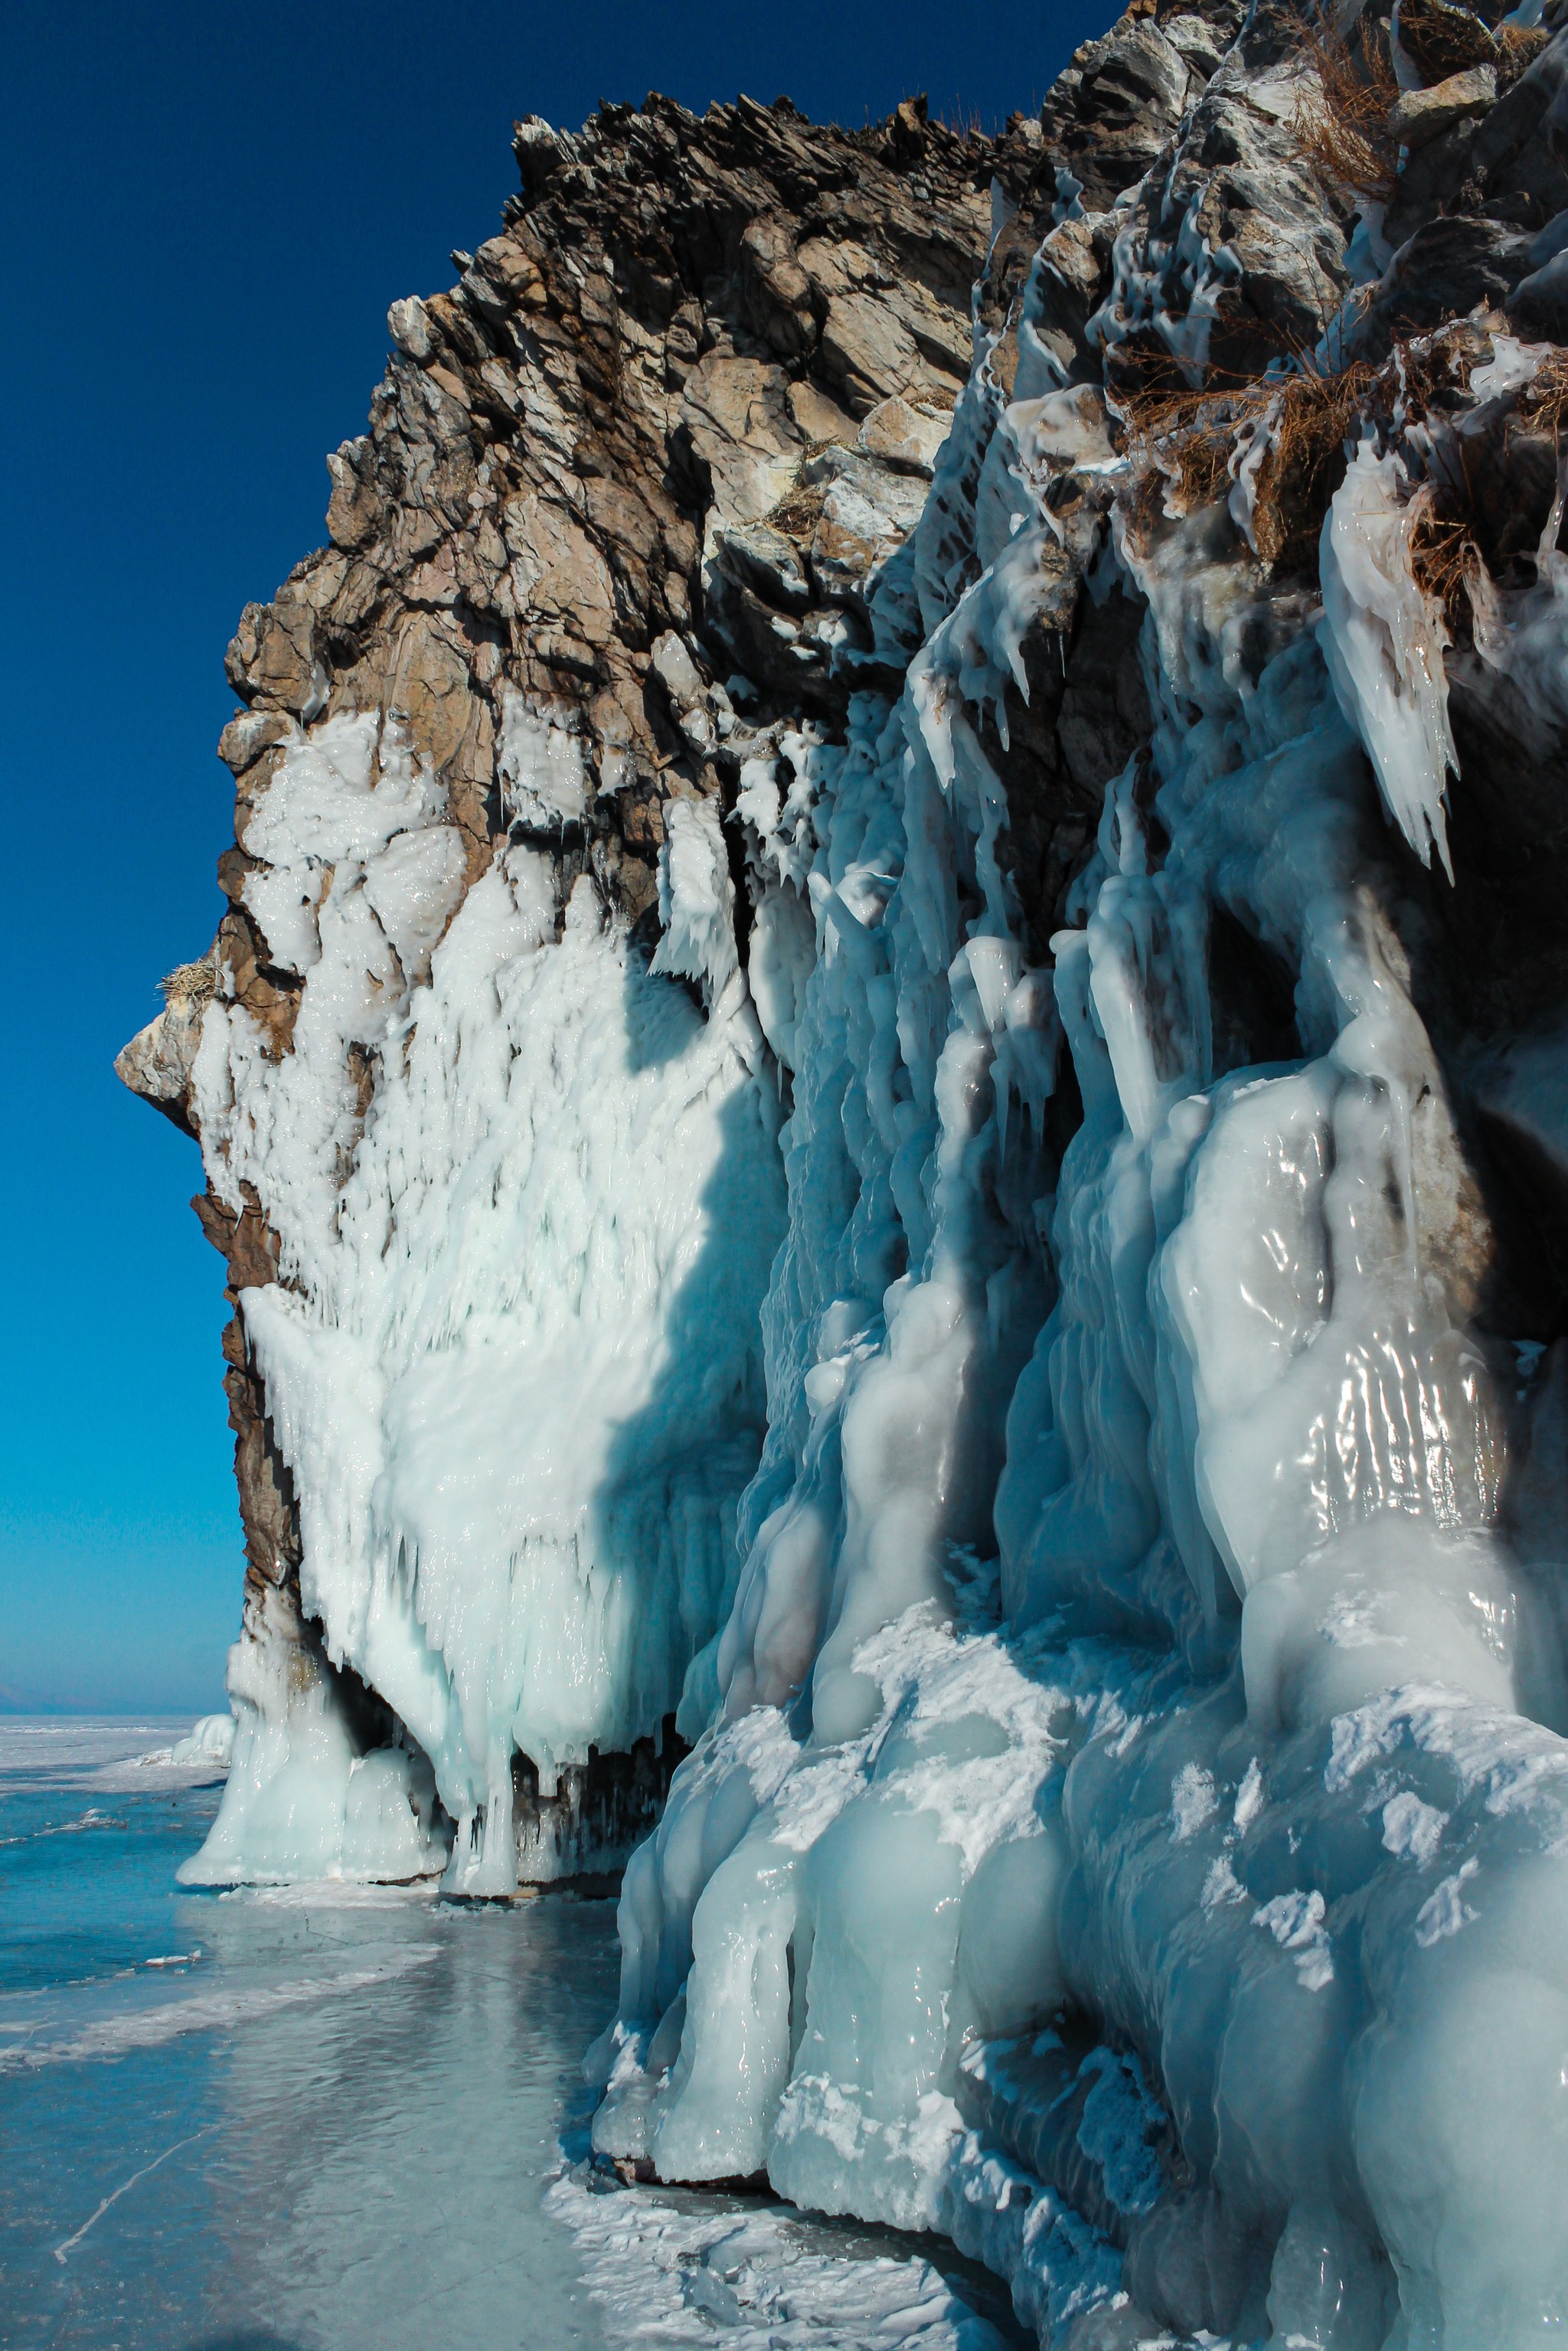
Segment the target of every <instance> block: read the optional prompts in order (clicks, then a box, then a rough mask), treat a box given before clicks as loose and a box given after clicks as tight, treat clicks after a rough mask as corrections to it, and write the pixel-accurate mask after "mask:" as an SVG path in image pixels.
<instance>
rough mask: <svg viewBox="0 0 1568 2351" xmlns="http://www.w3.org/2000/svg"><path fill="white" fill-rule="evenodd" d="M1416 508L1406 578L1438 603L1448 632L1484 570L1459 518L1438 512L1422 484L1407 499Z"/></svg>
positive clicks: (1455, 630) (1453, 628)
mask: <svg viewBox="0 0 1568 2351" xmlns="http://www.w3.org/2000/svg"><path fill="white" fill-rule="evenodd" d="M1410 503H1411V507H1413V508H1414V509H1416V512H1415V517H1414V521H1413V524H1412V527H1411V533H1410V576H1411V578H1412V579H1413V580H1415V582H1416V586H1417V587H1418V588H1419V589H1420V590H1422V592H1423V593H1424V594H1425V595H1427V596H1429V597H1430V598H1431V599H1432V601H1434V602H1435V603H1437V604H1440V605H1441V606H1442V609H1443V615H1444V618H1445V619H1446V620H1447V622H1448V628H1449V631H1450V633H1455V634H1457V633H1458V626H1459V623H1460V622H1461V620H1462V619H1463V617H1464V615H1465V612H1466V610H1467V608H1468V607H1469V603H1470V601H1471V597H1470V592H1469V591H1470V590H1471V587H1472V585H1473V583H1474V582H1475V581H1476V580H1479V577H1480V575H1481V573H1482V571H1483V570H1484V569H1485V568H1486V567H1485V562H1484V559H1483V558H1482V555H1481V551H1480V549H1479V547H1478V546H1477V545H1476V542H1475V540H1474V539H1473V538H1472V537H1471V536H1470V529H1469V523H1468V522H1467V521H1466V520H1465V519H1464V518H1463V517H1451V516H1445V515H1443V514H1441V513H1439V511H1438V508H1437V500H1436V498H1435V497H1434V496H1432V494H1431V492H1430V488H1429V486H1427V485H1426V484H1423V486H1422V487H1421V489H1418V490H1417V491H1416V496H1415V497H1414V498H1412V500H1411V502H1410Z"/></svg>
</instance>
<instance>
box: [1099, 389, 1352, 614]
mask: <svg viewBox="0 0 1568 2351" xmlns="http://www.w3.org/2000/svg"><path fill="white" fill-rule="evenodd" d="M1376 381H1377V378H1376V375H1375V371H1374V370H1373V369H1371V368H1370V367H1368V366H1366V365H1365V364H1364V362H1363V361H1360V360H1355V361H1353V362H1352V364H1351V365H1350V366H1348V367H1346V368H1343V369H1340V370H1338V371H1334V372H1331V373H1325V372H1322V371H1318V370H1315V369H1312V368H1311V367H1303V368H1301V370H1300V371H1298V372H1297V373H1295V374H1291V375H1287V376H1281V377H1277V378H1272V379H1260V380H1259V381H1255V382H1252V383H1249V384H1243V385H1239V386H1236V387H1235V388H1233V389H1230V390H1211V391H1206V392H1165V393H1149V394H1145V395H1144V396H1143V397H1141V398H1139V399H1136V400H1134V401H1133V402H1130V403H1129V408H1128V417H1127V423H1128V440H1129V446H1130V452H1131V455H1132V457H1133V461H1134V466H1135V467H1136V469H1137V471H1138V474H1139V477H1140V478H1139V486H1138V494H1137V499H1136V507H1135V510H1136V511H1138V512H1139V513H1140V517H1141V518H1144V519H1145V520H1148V521H1152V519H1153V514H1154V508H1155V501H1156V499H1158V498H1159V497H1161V496H1162V495H1163V494H1165V493H1166V490H1167V486H1168V488H1169V489H1171V490H1174V491H1175V494H1176V501H1177V503H1178V504H1179V505H1180V506H1181V507H1182V508H1183V509H1184V510H1185V511H1186V512H1188V513H1190V512H1192V511H1193V510H1194V509H1195V508H1197V507H1204V506H1214V505H1217V504H1218V501H1219V500H1220V499H1221V498H1222V497H1223V496H1226V494H1227V492H1228V487H1229V483H1230V480H1231V464H1232V459H1233V457H1234V455H1235V453H1236V450H1237V445H1238V441H1239V435H1240V434H1242V433H1243V432H1244V431H1245V430H1246V429H1247V428H1248V427H1249V425H1255V424H1259V423H1262V422H1263V420H1264V419H1265V418H1267V419H1268V422H1269V447H1268V450H1267V453H1266V454H1265V455H1264V457H1263V460H1262V463H1261V464H1260V466H1259V469H1258V475H1257V478H1256V482H1255V484H1254V495H1253V507H1252V528H1253V536H1254V538H1255V539H1256V542H1257V547H1258V552H1259V554H1260V557H1261V558H1262V559H1263V561H1264V562H1266V563H1269V564H1280V563H1281V562H1284V563H1285V564H1287V565H1288V566H1290V567H1295V566H1298V565H1300V564H1302V563H1305V564H1307V565H1308V566H1309V567H1310V562H1311V554H1312V546H1313V545H1314V544H1315V541H1316V538H1317V534H1318V531H1319V530H1320V529H1321V528H1322V517H1323V515H1324V513H1325V512H1326V510H1327V507H1328V502H1329V499H1330V498H1331V497H1332V496H1333V492H1334V490H1335V488H1336V487H1337V486H1338V483H1339V481H1340V479H1341V477H1342V475H1343V470H1344V451H1345V444H1346V442H1347V441H1348V439H1349V437H1350V434H1351V433H1352V431H1353V430H1354V425H1355V423H1356V420H1357V418H1358V417H1359V415H1360V414H1361V413H1362V410H1363V408H1364V404H1365V402H1366V401H1367V399H1368V397H1369V395H1370V393H1371V392H1372V390H1373V388H1374V386H1375V383H1376Z"/></svg>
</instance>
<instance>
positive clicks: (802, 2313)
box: [0, 1719, 1022, 2351]
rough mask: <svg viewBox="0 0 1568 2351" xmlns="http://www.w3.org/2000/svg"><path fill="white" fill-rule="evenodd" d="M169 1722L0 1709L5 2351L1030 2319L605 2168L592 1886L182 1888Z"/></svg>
mask: <svg viewBox="0 0 1568 2351" xmlns="http://www.w3.org/2000/svg"><path fill="white" fill-rule="evenodd" d="M188 1728H189V1726H188V1724H187V1723H186V1722H184V1721H183V1720H182V1721H180V1722H177V1723H172V1722H161V1721H157V1720H153V1719H147V1720H144V1721H141V1722H114V1723H83V1722H79V1721H60V1720H54V1721H48V1722H18V1721H14V1720H13V1721H4V1722H0V2147H4V2148H5V2161H4V2164H3V2165H0V2345H3V2346H5V2351H12V2346H18V2351H19V2346H33V2345H39V2346H45V2345H47V2346H62V2351H64V2346H71V2351H361V2346H363V2351H371V2346H374V2351H435V2346H442V2351H445V2346H450V2345H462V2346H464V2347H465V2351H482V2346H483V2351H488V2346H498V2347H499V2346H505V2351H569V2346H576V2345H584V2346H622V2345H626V2346H630V2345H632V2343H635V2344H637V2345H638V2346H657V2345H664V2344H699V2343H705V2344H710V2345H712V2344H719V2345H722V2346H725V2351H764V2346H769V2351H772V2346H778V2351H785V2346H796V2345H810V2346H815V2351H860V2346H863V2345H865V2344H867V2343H870V2342H874V2343H875V2344H876V2345H877V2346H898V2345H909V2346H920V2351H996V2346H998V2343H999V2342H1018V2341H1021V2340H1022V2338H1021V2337H1020V2336H1019V2335H1017V2333H1016V2332H1015V2330H1014V2329H1013V2328H1012V2326H1011V2325H1010V2324H1009V2319H1008V2317H1007V2314H1006V2311H1005V2304H1003V2302H1002V2300H1001V2296H1000V2290H999V2289H998V2288H996V2287H995V2286H993V2285H992V2284H991V2283H990V2282H989V2281H988V2280H986V2279H984V2278H983V2277H982V2276H979V2275H977V2274H976V2273H972V2272H968V2271H967V2270H965V2269H964V2267H963V2265H962V2264H961V2263H959V2262H957V2261H956V2257H954V2256H952V2255H951V2253H950V2252H949V2251H947V2250H946V2249H943V2248H938V2247H937V2246H936V2245H934V2244H915V2243H912V2242H911V2241H908V2240H905V2239H899V2238H896V2237H894V2236H892V2235H890V2234H885V2233H883V2232H879V2231H869V2230H862V2229H859V2228H841V2227H839V2226H836V2225H834V2224H831V2223H826V2222H821V2221H810V2220H801V2219H800V2217H798V2216H797V2215H795V2214H793V2213H792V2212H791V2211H790V2210H789V2208H787V2207H783V2206H779V2205H777V2204H774V2203H772V2202H770V2201H768V2200H765V2199H736V2198H716V2197H711V2196H698V2195H694V2194H691V2193H687V2192H683V2191H675V2190H663V2189H620V2188H618V2187H612V2186H607V2185H606V2184H605V2183H604V2182H603V2180H602V2179H601V2178H599V2177H598V2176H596V2175H594V2174H592V2173H591V2172H590V2171H589V2169H588V2168H587V2166H586V2165H585V2164H584V2163H583V2162H582V2161H581V2160H580V2157H581V2155H582V2154H583V2153H584V2152H585V2151H586V2140H585V2137H584V2136H583V2130H582V2126H583V2123H584V2120H585V2117H586V2112H587V2100H586V2096H585V2094H584V2092H583V2090H582V2086H581V2081H580V2070H579V2067H580V2057H581V2053H582V2051H583V2050H584V2048H585V2047H586V2046H587V2044H588V2043H589V2042H590V2041H591V2039H592V2037H593V2035H594V2034H595V2033H596V2032H598V2031H599V2030H600V2029H601V2026H602V2025H603V2023H604V2022H605V2021H606V2019H607V2017H608V2016H609V2014H610V2013H611V2011H612V2008H613V2004H614V1994H615V1978H616V1964H617V1961H616V1950H615V1940H614V1928H615V1919H614V1906H613V1904H612V1903H611V1902H608V1901H601V1900H581V1899H579V1898H577V1897H576V1896H574V1895H573V1894H571V1893H570V1892H563V1893H559V1894H553V1895H550V1896H544V1897H540V1898H538V1899H536V1900H532V1901H524V1902H519V1903H517V1904H507V1905H502V1904H491V1905H484V1906H471V1905H461V1904H448V1903H444V1902H439V1901H437V1900H435V1899H434V1898H433V1897H432V1896H431V1895H430V1894H429V1893H428V1892H424V1893H420V1892H414V1891H403V1890H401V1889H393V1888H385V1887H377V1888H365V1889H354V1888H350V1887H345V1886H338V1887H331V1886H326V1887H305V1888H293V1889H289V1890H287V1891H280V1892H277V1893H270V1894H269V1893H256V1892H245V1893H232V1894H190V1893H185V1892H183V1891H181V1890H178V1889H177V1888H176V1886H175V1885H174V1872H175V1869H176V1867H177V1866H178V1865H179V1863H180V1862H181V1861H182V1860H183V1858H184V1857H185V1855H187V1854H189V1853H191V1852H193V1851H194V1849H195V1847H196V1846H197V1845H198V1844H200V1843H201V1841H202V1839H203V1837H204V1835H205V1834H206V1830H207V1828H208V1826H209V1824H210V1823H211V1820H212V1817H213V1814H214V1812H215V1810H216V1807H217V1799H218V1792H219V1791H218V1785H217V1783H216V1782H214V1781H213V1780H211V1779H210V1777H209V1778H206V1779H204V1770H205V1771H206V1772H207V1773H210V1771H211V1769H212V1767H211V1766H210V1765H209V1766H206V1767H202V1766H194V1767H190V1768H180V1767H174V1766H172V1765H171V1764H169V1763H167V1762H166V1761H165V1762H160V1761H141V1760H137V1759H142V1758H146V1757H148V1756H150V1755H151V1756H155V1755H157V1754H158V1753H159V1751H160V1750H164V1751H166V1750H168V1749H169V1748H170V1747H171V1746H172V1743H173V1741H174V1740H176V1739H177V1738H179V1737H180V1736H181V1735H182V1734H183V1732H184V1731H185V1730H186V1729H188ZM563 2148H564V2153H563ZM938 2263H939V2264H940V2266H937V2264H938ZM977 2310H984V2311H985V2312H986V2313H987V2314H988V2316H979V2315H977V2314H976V2311H977ZM991 2322H994V2325H993V2324H992V2323H991Z"/></svg>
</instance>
